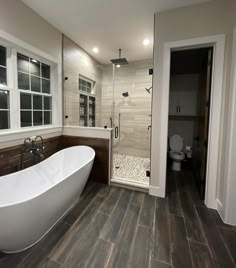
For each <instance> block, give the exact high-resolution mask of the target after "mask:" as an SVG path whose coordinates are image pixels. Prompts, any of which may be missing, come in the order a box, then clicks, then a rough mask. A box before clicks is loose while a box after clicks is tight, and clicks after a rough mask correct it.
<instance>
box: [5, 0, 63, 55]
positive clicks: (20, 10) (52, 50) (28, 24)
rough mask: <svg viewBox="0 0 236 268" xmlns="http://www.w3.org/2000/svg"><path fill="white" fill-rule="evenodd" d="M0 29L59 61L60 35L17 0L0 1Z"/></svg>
mask: <svg viewBox="0 0 236 268" xmlns="http://www.w3.org/2000/svg"><path fill="white" fill-rule="evenodd" d="M0 29H1V30H3V31H5V32H7V33H9V34H11V35H14V36H15V37H17V38H19V39H21V40H22V41H24V42H26V43H28V44H30V45H32V46H34V47H36V48H38V49H41V50H42V51H44V52H45V53H48V54H49V55H51V56H53V57H54V58H57V59H61V42H62V34H61V33H60V32H59V31H58V30H57V29H56V28H54V27H53V26H52V25H51V24H49V23H48V22H47V21H46V20H44V19H43V18H42V17H40V16H39V15H38V14H37V13H35V12H34V11H33V10H32V9H31V8H29V7H28V6H27V5H25V4H24V3H22V1H19V0H0Z"/></svg>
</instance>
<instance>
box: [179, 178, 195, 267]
mask: <svg viewBox="0 0 236 268" xmlns="http://www.w3.org/2000/svg"><path fill="white" fill-rule="evenodd" d="M175 182H176V178H175ZM176 192H177V194H178V196H179V202H180V207H181V211H182V216H183V222H184V229H185V232H186V241H187V244H188V249H189V253H190V259H191V262H192V267H193V268H194V261H193V256H192V252H191V248H190V244H189V240H188V232H187V228H186V219H185V215H184V211H183V208H182V203H181V200H180V193H179V188H178V186H177V183H176Z"/></svg>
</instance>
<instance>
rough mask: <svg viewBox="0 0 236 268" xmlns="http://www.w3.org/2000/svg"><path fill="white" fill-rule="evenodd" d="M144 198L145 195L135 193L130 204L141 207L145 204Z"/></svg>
mask: <svg viewBox="0 0 236 268" xmlns="http://www.w3.org/2000/svg"><path fill="white" fill-rule="evenodd" d="M144 196H145V193H142V192H137V191H135V192H134V193H133V195H132V198H131V201H130V202H131V203H133V204H134V205H137V206H141V205H142V203H143V199H144Z"/></svg>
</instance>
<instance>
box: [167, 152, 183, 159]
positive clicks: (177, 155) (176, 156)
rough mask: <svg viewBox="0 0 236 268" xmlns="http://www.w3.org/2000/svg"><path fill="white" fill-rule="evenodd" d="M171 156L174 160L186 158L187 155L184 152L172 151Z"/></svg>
mask: <svg viewBox="0 0 236 268" xmlns="http://www.w3.org/2000/svg"><path fill="white" fill-rule="evenodd" d="M170 157H171V158H172V159H174V160H184V158H185V155H184V153H183V152H174V151H170Z"/></svg>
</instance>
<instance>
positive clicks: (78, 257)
mask: <svg viewBox="0 0 236 268" xmlns="http://www.w3.org/2000/svg"><path fill="white" fill-rule="evenodd" d="M107 219H108V216H107V215H104V214H102V213H98V214H97V215H96V216H95V218H94V219H93V221H92V222H91V224H90V225H89V227H88V228H87V229H86V230H84V232H83V234H81V237H78V239H77V241H76V245H75V246H74V247H73V249H72V250H71V252H70V253H69V256H68V258H66V260H65V262H64V265H63V266H64V267H67V268H84V267H85V265H86V262H87V261H88V259H89V256H90V254H91V253H92V251H93V248H94V246H95V242H96V241H97V240H98V238H99V235H100V233H101V231H102V229H103V227H104V225H105V223H106V221H107Z"/></svg>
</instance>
